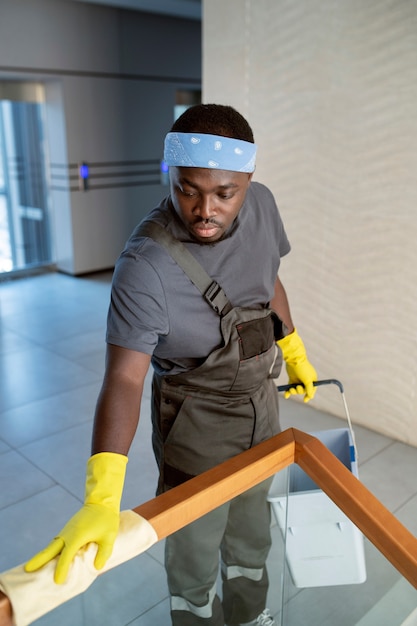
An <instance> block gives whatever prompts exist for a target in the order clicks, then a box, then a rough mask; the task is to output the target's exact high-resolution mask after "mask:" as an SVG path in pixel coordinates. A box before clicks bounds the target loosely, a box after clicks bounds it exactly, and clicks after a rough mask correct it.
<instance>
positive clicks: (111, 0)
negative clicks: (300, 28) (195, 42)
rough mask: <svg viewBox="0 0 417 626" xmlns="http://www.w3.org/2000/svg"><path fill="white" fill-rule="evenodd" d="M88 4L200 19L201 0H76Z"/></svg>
mask: <svg viewBox="0 0 417 626" xmlns="http://www.w3.org/2000/svg"><path fill="white" fill-rule="evenodd" d="M77 1H78V2H89V3H90V4H104V5H107V6H112V7H119V8H120V9H131V10H134V11H146V12H147V13H162V14H164V15H172V16H175V17H185V18H188V19H192V20H201V4H202V0H77Z"/></svg>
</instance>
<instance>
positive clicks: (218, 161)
mask: <svg viewBox="0 0 417 626" xmlns="http://www.w3.org/2000/svg"><path fill="white" fill-rule="evenodd" d="M256 149H257V146H256V144H254V143H251V142H249V141H243V140H242V139H231V138H230V137H222V136H220V135H206V134H202V133H201V134H200V133H168V134H167V136H166V137H165V146H164V161H165V163H166V164H167V165H174V166H178V167H205V168H209V169H219V170H231V171H233V172H253V171H254V170H255V158H256Z"/></svg>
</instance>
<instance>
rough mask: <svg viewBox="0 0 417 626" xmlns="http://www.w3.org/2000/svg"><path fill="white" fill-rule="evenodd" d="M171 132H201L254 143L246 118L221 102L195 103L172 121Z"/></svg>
mask: <svg viewBox="0 0 417 626" xmlns="http://www.w3.org/2000/svg"><path fill="white" fill-rule="evenodd" d="M171 132H177V133H203V134H207V135H220V136H222V137H231V138H232V139H241V140H243V141H249V142H250V143H255V140H254V137H253V132H252V129H251V127H250V126H249V124H248V122H247V121H246V119H245V118H244V117H243V115H241V114H240V113H239V112H238V111H236V109H234V108H233V107H231V106H228V105H223V104H196V105H195V106H192V107H190V108H188V109H186V110H185V111H184V113H183V114H182V115H180V117H179V118H178V119H177V120H176V121H175V122H174V124H173V126H172V128H171Z"/></svg>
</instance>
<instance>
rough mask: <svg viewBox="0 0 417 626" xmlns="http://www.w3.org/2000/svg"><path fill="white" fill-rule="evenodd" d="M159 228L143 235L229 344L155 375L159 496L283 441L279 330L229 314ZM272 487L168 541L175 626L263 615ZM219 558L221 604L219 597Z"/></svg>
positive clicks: (254, 313)
mask: <svg viewBox="0 0 417 626" xmlns="http://www.w3.org/2000/svg"><path fill="white" fill-rule="evenodd" d="M153 226H154V225H152V227H149V225H147V228H146V231H144V234H147V235H148V236H152V237H153V238H154V239H156V240H157V241H159V242H160V243H161V244H162V245H164V246H165V247H167V248H168V251H169V252H170V254H171V255H172V256H173V257H174V259H175V260H176V261H177V262H178V264H179V265H180V266H181V267H182V268H183V269H184V271H185V272H186V274H187V275H188V276H189V277H190V278H191V280H192V281H193V282H194V283H195V284H196V285H197V286H198V288H199V289H200V290H201V291H202V292H203V294H204V297H205V298H206V300H207V301H208V303H209V304H210V305H211V306H212V307H213V308H214V309H215V310H216V311H217V312H218V313H219V315H220V317H221V331H222V337H223V345H222V346H221V347H220V348H218V349H216V350H214V351H213V352H212V353H211V354H210V355H209V356H208V357H207V359H206V360H205V361H204V363H203V364H202V365H200V366H199V367H197V368H195V369H193V370H191V371H188V372H185V373H180V374H176V375H173V376H159V375H156V374H154V378H153V393H152V420H153V446H154V451H155V455H156V458H157V462H158V465H159V470H160V481H159V486H158V492H159V493H161V492H163V491H165V490H167V489H170V488H172V487H175V486H176V485H178V484H181V483H182V482H184V481H185V480H188V479H189V478H192V477H193V476H196V475H198V474H200V473H202V472H204V471H206V470H208V469H210V468H212V467H214V466H215V465H218V464H219V463H221V462H223V461H225V460H227V459H229V458H231V457H233V456H235V455H236V454H239V453H240V452H243V451H244V450H247V449H249V448H251V447H252V446H254V445H256V444H258V443H260V442H261V441H264V440H266V439H268V438H269V437H271V436H273V435H275V434H277V433H278V432H279V431H280V426H279V417H278V393H277V389H276V385H275V383H274V378H276V377H277V376H278V375H279V372H280V369H281V363H282V358H281V353H280V351H279V349H278V347H277V345H276V340H277V339H279V338H281V337H282V325H281V323H280V322H279V320H278V318H277V317H276V316H275V314H274V313H272V311H271V310H270V309H267V308H265V309H260V310H255V309H247V308H239V307H232V306H231V304H230V303H229V302H228V300H227V298H226V296H225V294H224V292H223V291H222V290H221V288H220V287H219V286H218V285H217V283H214V282H213V281H212V280H211V279H210V278H209V277H208V276H207V275H206V274H205V272H204V270H203V269H202V268H201V267H200V265H199V264H198V263H197V261H196V260H195V259H194V258H191V259H190V257H191V255H190V253H189V252H188V250H186V248H185V247H183V246H182V244H180V243H179V242H177V241H176V240H175V239H172V241H173V242H175V243H174V244H173V243H172V241H169V240H170V235H168V234H167V232H166V231H164V230H163V229H162V230H163V233H162V234H161V232H160V229H158V228H157V227H156V230H155V229H154V228H153ZM150 228H152V230H150ZM161 238H162V239H161ZM178 244H179V245H178ZM184 250H185V252H184ZM184 255H185V256H186V257H187V261H186V262H185V261H184ZM191 265H192V266H193V268H192V270H191V269H190V266H191ZM196 265H197V266H198V269H196V267H195V266H196ZM190 274H191V275H190ZM204 281H209V282H210V285H209V287H208V288H207V283H205V282H204ZM269 485H270V481H265V482H264V483H262V484H261V485H258V486H256V487H254V488H253V489H252V490H250V491H248V492H246V493H244V494H242V495H241V496H238V497H237V498H235V499H234V500H232V501H231V502H228V503H226V504H225V505H223V506H221V507H220V508H218V509H216V510H215V511H213V512H211V513H209V514H208V515H206V516H204V517H203V518H201V519H199V520H197V521H196V522H194V523H192V524H190V525H189V526H187V527H185V528H184V529H182V530H180V531H178V532H177V533H175V534H174V535H172V536H170V537H168V538H167V540H166V568H167V574H168V584H169V589H170V593H171V597H172V599H171V616H172V623H173V624H174V626H198V625H200V624H201V625H204V626H223V625H224V622H225V621H226V623H227V624H230V625H231V626H232V625H233V624H239V623H241V622H242V623H244V622H248V621H250V620H252V619H254V618H255V617H256V616H257V615H259V613H261V612H262V611H263V609H264V608H265V602H266V594H267V589H268V577H267V573H266V569H265V560H266V557H267V555H268V552H269V549H270V544H271V540H270V532H269V527H270V512H269V505H268V503H267V501H266V494H267V491H268V488H269ZM219 548H220V551H221V556H222V579H223V602H222V603H221V602H220V599H219V598H218V596H217V594H216V580H217V576H218V568H219ZM223 612H224V613H223Z"/></svg>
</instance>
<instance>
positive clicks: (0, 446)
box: [0, 439, 10, 454]
mask: <svg viewBox="0 0 417 626" xmlns="http://www.w3.org/2000/svg"><path fill="white" fill-rule="evenodd" d="M9 450H10V446H9V445H7V443H6V442H5V441H4V440H3V439H0V454H4V453H5V452H8V451H9Z"/></svg>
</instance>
